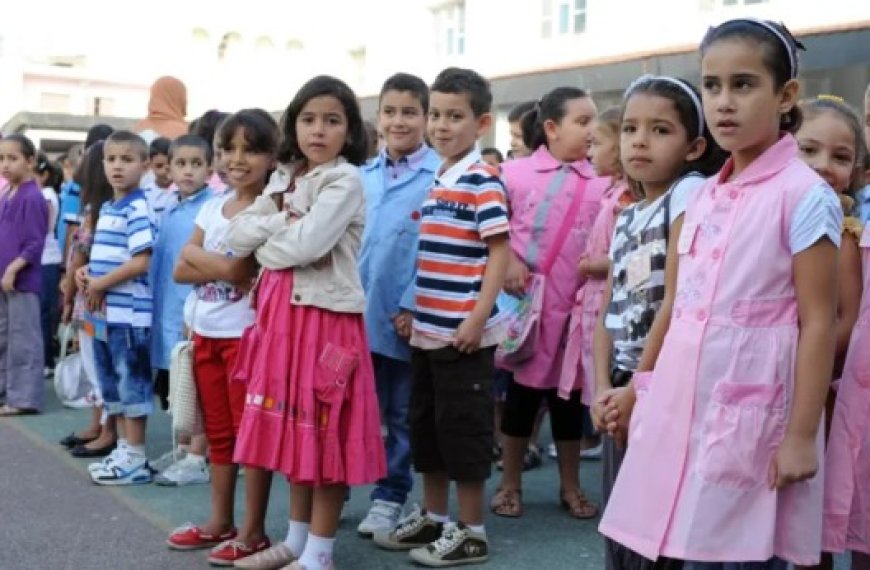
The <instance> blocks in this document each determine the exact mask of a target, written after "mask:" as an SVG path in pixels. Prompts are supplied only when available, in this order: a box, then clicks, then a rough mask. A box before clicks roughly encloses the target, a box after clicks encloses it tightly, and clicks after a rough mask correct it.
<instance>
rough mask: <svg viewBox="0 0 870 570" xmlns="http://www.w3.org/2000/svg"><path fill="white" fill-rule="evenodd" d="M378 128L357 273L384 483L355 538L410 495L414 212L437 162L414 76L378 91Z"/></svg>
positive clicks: (366, 172) (390, 521)
mask: <svg viewBox="0 0 870 570" xmlns="http://www.w3.org/2000/svg"><path fill="white" fill-rule="evenodd" d="M378 107H379V109H378V123H379V125H378V126H379V128H380V131H381V132H382V133H383V136H384V139H385V143H386V146H385V148H384V149H383V150H382V151H381V152H380V153H379V154H378V155H377V156H376V157H375V158H374V159H372V160H371V161H369V162H368V163H367V164H366V165H365V166H363V167H362V168H361V174H362V178H363V184H364V187H365V197H366V208H367V212H366V228H365V232H364V234H363V240H362V248H361V250H360V258H359V259H360V260H359V270H360V276H361V278H362V283H363V287H364V288H365V292H366V299H367V303H366V313H365V322H366V332H367V335H368V339H369V346H370V348H371V352H372V360H373V362H374V365H375V377H376V380H377V391H378V400H379V402H380V406H381V410H382V417H383V418H384V421H385V423H386V425H387V441H386V448H387V449H386V451H387V476H386V478H384V479H382V480H380V481H378V484H377V486H376V487H375V489H374V490H373V491H372V494H371V499H372V506H371V509H370V510H369V513H368V515H367V516H366V517H365V519H364V520H363V521H362V523H360V525H359V527H358V528H357V530H358V532H359V534H360V535H362V536H365V537H371V536H372V535H373V534H374V533H376V532H389V531H390V530H392V529H393V527H395V526H396V524H397V523H398V520H399V517H400V516H401V513H402V507H403V505H404V504H405V501H406V499H407V497H408V493H409V492H410V491H411V486H412V481H413V480H412V477H411V446H410V441H409V438H408V420H407V418H408V402H409V398H410V395H411V365H410V359H411V351H410V347H409V345H408V339H409V338H410V335H411V321H412V320H413V314H412V311H413V309H414V276H415V274H416V270H415V268H416V261H417V260H416V255H417V238H418V235H419V232H420V217H421V215H420V210H421V207H422V205H423V201H424V200H425V198H426V195H427V193H428V192H429V189H430V188H431V187H432V182H433V180H434V178H435V171H436V170H437V169H438V166H439V164H440V162H441V160H440V158H439V157H438V155H437V153H436V152H435V151H434V150H432V149H431V148H429V147H428V146H427V145H426V143H425V142H424V141H423V136H424V133H425V130H426V113H427V112H428V110H429V88H428V87H427V86H426V83H425V82H423V80H422V79H420V78H419V77H415V76H413V75H409V74H407V73H398V74H396V75H393V76H392V77H390V78H389V79H387V81H386V82H385V83H384V85H383V88H382V89H381V95H380V101H379V105H378Z"/></svg>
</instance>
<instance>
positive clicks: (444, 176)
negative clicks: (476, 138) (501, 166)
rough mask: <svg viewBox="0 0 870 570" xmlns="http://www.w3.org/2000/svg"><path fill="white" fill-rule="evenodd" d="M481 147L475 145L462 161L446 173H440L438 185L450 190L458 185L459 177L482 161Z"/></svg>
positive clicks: (437, 178)
mask: <svg viewBox="0 0 870 570" xmlns="http://www.w3.org/2000/svg"><path fill="white" fill-rule="evenodd" d="M480 160H481V158H480V147H479V146H478V145H476V144H475V145H474V148H472V149H471V151H469V153H468V154H466V155H465V156H464V157H462V160H460V161H459V162H457V163H456V164H454V165H453V166H451V167H450V168H448V169H447V170H445V171H444V172H440V170H441V169H440V168H439V169H438V170H439V174H438V176H437V177H436V183H437V184H438V185H440V186H443V187H445V188H450V187H452V186H455V185H456V182H457V181H458V180H459V177H460V176H462V175H463V174H465V171H466V170H468V168H469V167H470V166H471V165H472V164H474V163H475V162H478V161H480Z"/></svg>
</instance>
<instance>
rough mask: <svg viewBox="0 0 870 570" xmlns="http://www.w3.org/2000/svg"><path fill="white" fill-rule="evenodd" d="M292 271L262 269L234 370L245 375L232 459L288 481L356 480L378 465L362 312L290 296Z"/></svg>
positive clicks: (375, 472) (365, 480)
mask: <svg viewBox="0 0 870 570" xmlns="http://www.w3.org/2000/svg"><path fill="white" fill-rule="evenodd" d="M292 291H293V270H292V269H286V270H281V271H272V270H265V271H264V272H263V276H262V279H261V280H260V284H259V290H258V292H257V297H258V299H259V305H258V307H257V320H256V323H255V324H254V325H253V326H252V327H249V328H248V329H247V330H246V332H245V334H244V336H243V337H242V344H241V347H240V348H239V358H238V363H237V368H236V371H235V373H234V379H235V380H240V381H245V382H247V383H248V387H247V394H246V397H245V410H244V414H243V415H242V422H241V426H240V427H239V436H238V440H237V443H236V451H235V456H234V461H235V462H236V463H239V464H242V465H251V466H255V467H261V468H264V469H268V470H270V471H279V472H281V473H283V474H284V475H286V476H287V478H288V479H289V480H290V481H292V482H293V483H297V484H308V485H315V486H320V485H335V484H346V485H365V484H369V483H374V482H375V481H377V480H378V479H380V478H381V477H383V476H384V475H385V474H386V461H385V456H384V444H383V440H382V438H381V429H380V419H379V410H378V401H377V396H376V395H375V377H374V369H373V368H372V362H371V358H370V356H369V351H368V343H367V341H366V335H365V326H364V325H363V319H362V315H360V314H355V313H335V312H332V311H327V310H324V309H320V308H317V307H312V306H305V305H295V304H292V303H291V302H290V298H291V293H292Z"/></svg>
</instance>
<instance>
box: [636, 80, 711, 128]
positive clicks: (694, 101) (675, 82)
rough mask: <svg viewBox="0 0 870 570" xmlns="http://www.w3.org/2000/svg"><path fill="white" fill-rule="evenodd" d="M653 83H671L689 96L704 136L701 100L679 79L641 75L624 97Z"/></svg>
mask: <svg viewBox="0 0 870 570" xmlns="http://www.w3.org/2000/svg"><path fill="white" fill-rule="evenodd" d="M651 81H665V82H667V83H670V84H671V85H676V86H677V87H679V88H680V89H682V90H683V92H685V93H686V95H688V96H689V99H691V100H692V104H693V105H694V106H695V112H696V113H697V114H698V136H699V137H703V136H704V107H703V106H702V105H701V98H700V97H698V94H697V93H695V92H694V91H693V90H692V88H691V87H689V86H688V85H686V84H685V83H683V82H682V81H680V80H679V79H674V78H673V77H668V76H667V75H652V74H651V73H647V74H646V75H641V76H640V77H638V78H637V79H635V80H634V81H632V82H631V85H629V86H628V88H627V89H626V90H625V95H624V97H625V98H626V99H627V98H628V96H629V95H631V93H632V91H634V90H635V89H637V88H638V87H639V86H640V85H641V84H643V83H647V82H651Z"/></svg>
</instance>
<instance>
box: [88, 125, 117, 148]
mask: <svg viewBox="0 0 870 570" xmlns="http://www.w3.org/2000/svg"><path fill="white" fill-rule="evenodd" d="M113 132H115V128H114V127H113V126H112V125H107V124H105V123H97V124H96V125H94V126H92V127H91V128H90V129H88V134H87V136H86V137H85V150H87V149H89V148H91V147H92V146H94V145H95V144H96V143H98V142H100V141H104V140H106V139H107V138H109V135H110V134H112V133H113Z"/></svg>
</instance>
